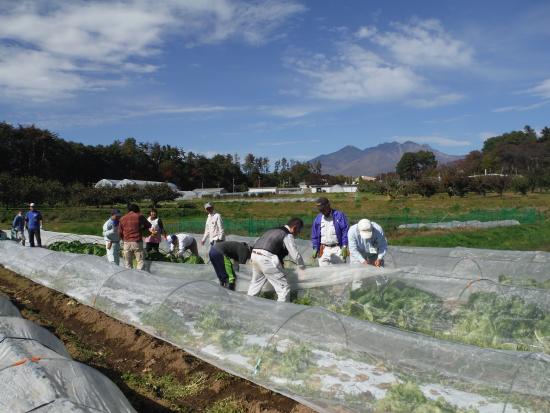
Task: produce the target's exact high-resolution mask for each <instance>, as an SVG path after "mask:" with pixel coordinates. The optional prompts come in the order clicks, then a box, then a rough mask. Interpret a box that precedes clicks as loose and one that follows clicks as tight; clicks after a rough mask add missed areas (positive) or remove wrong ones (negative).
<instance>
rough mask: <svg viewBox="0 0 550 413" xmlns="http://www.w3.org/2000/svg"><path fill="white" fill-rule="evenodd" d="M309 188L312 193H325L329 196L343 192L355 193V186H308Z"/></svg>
mask: <svg viewBox="0 0 550 413" xmlns="http://www.w3.org/2000/svg"><path fill="white" fill-rule="evenodd" d="M309 188H310V189H311V192H313V193H322V192H326V193H329V194H337V193H343V192H357V185H345V184H344V185H339V184H336V185H326V184H325V185H310V186H309Z"/></svg>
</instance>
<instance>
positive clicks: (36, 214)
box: [25, 202, 43, 247]
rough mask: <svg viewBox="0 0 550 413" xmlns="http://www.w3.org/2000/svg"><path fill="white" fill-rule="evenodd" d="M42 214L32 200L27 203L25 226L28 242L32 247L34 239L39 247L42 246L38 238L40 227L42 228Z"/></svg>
mask: <svg viewBox="0 0 550 413" xmlns="http://www.w3.org/2000/svg"><path fill="white" fill-rule="evenodd" d="M42 224H43V223H42V214H41V213H40V211H37V210H36V205H34V202H31V203H30V204H29V212H27V215H25V226H26V227H27V231H28V232H29V244H30V245H31V247H34V239H35V238H36V243H37V244H38V246H39V247H41V246H42V239H41V238H40V229H41V228H42Z"/></svg>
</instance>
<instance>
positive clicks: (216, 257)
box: [208, 247, 227, 286]
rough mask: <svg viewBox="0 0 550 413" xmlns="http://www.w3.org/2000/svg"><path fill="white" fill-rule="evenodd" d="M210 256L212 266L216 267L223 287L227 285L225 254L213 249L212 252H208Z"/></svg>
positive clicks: (215, 269)
mask: <svg viewBox="0 0 550 413" xmlns="http://www.w3.org/2000/svg"><path fill="white" fill-rule="evenodd" d="M208 256H209V257H210V262H211V263H212V266H213V267H214V271H216V275H217V276H218V280H220V284H221V285H223V286H226V285H227V273H226V272H225V264H224V262H223V254H222V253H220V252H219V251H218V250H217V249H216V248H214V247H211V248H210V251H208Z"/></svg>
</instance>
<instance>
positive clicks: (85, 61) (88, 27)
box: [0, 0, 305, 100]
mask: <svg viewBox="0 0 550 413" xmlns="http://www.w3.org/2000/svg"><path fill="white" fill-rule="evenodd" d="M304 10H305V8H304V6H302V5H301V4H298V3H296V2H295V1H293V0H280V1H276V0H268V1H266V2H263V3H257V2H246V1H242V0H234V1H231V0H210V1H194V0H166V1H162V2H157V1H154V0H116V1H111V2H106V1H101V0H95V1H84V0H76V1H72V2H64V1H61V0H56V1H51V2H48V3H47V4H46V3H40V2H24V1H23V2H21V3H16V4H14V3H12V4H10V7H2V6H0V41H2V42H3V43H4V44H5V45H8V44H9V47H8V46H3V47H2V49H1V50H0V87H2V88H4V90H5V91H6V92H5V93H6V94H7V95H8V96H11V97H17V96H19V95H20V97H21V98H23V99H36V100H42V99H45V98H50V99H53V98H63V97H67V96H71V95H72V94H75V93H76V92H78V91H81V90H89V89H96V88H97V87H98V86H99V87H101V85H102V84H104V82H105V81H106V79H108V78H111V79H110V80H112V77H113V76H117V75H118V76H119V77H122V76H124V75H125V74H131V73H138V74H144V73H152V72H154V71H156V70H157V69H158V66H156V65H154V64H151V63H150V62H149V61H148V60H149V59H151V58H154V57H155V56H156V55H158V54H160V53H161V52H162V46H163V42H164V40H165V38H166V36H167V35H169V34H176V35H178V36H180V37H181V38H182V41H186V42H187V43H188V44H193V45H197V44H211V43H219V42H222V41H225V40H227V39H236V40H239V41H243V42H245V43H248V44H253V45H259V44H262V43H265V42H266V41H268V40H269V39H271V38H272V37H274V36H275V37H276V36H277V34H275V32H276V31H277V30H278V29H279V28H280V27H281V26H282V25H283V24H284V23H285V22H286V21H287V20H288V19H289V18H290V17H291V16H293V15H296V14H297V13H300V12H303V11H304Z"/></svg>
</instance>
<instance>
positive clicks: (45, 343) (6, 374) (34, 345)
mask: <svg viewBox="0 0 550 413" xmlns="http://www.w3.org/2000/svg"><path fill="white" fill-rule="evenodd" d="M0 381H1V382H2V386H1V387H0V411H2V412H14V413H15V412H30V411H33V412H42V413H43V412H60V413H63V412H67V413H68V412H71V413H73V412H86V413H92V412H105V413H118V412H135V410H134V409H133V408H132V406H131V405H130V403H128V401H127V400H126V398H125V397H124V395H123V394H122V393H121V392H120V390H119V389H118V388H117V387H116V386H115V385H114V384H113V383H112V382H111V381H110V380H109V379H108V378H107V377H105V376H103V375H102V374H101V373H99V372H97V371H96V370H94V369H92V368H91V367H88V366H86V365H84V364H81V363H78V362H76V361H74V360H72V359H71V357H70V356H69V354H68V353H67V350H66V349H65V347H64V346H63V343H62V342H61V341H60V340H59V339H57V338H56V337H55V336H54V335H53V334H52V333H50V332H49V331H48V330H46V329H44V328H42V327H39V326H38V325H36V324H34V323H32V322H30V321H28V320H24V319H23V318H21V315H20V313H19V310H17V308H15V307H14V306H13V304H11V302H10V301H9V300H8V299H7V298H6V297H3V296H0Z"/></svg>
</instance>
